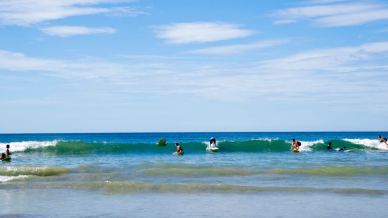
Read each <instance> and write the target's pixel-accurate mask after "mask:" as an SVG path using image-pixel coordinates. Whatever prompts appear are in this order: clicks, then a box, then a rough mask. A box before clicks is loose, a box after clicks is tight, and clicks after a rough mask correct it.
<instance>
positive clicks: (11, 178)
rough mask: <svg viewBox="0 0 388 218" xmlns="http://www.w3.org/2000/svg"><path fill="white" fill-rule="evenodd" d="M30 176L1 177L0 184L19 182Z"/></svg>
mask: <svg viewBox="0 0 388 218" xmlns="http://www.w3.org/2000/svg"><path fill="white" fill-rule="evenodd" d="M27 177H28V176H26V175H18V176H0V183H1V182H9V181H12V180H17V179H25V178H27Z"/></svg>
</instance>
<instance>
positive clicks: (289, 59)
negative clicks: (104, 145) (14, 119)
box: [0, 41, 388, 108]
mask: <svg viewBox="0 0 388 218" xmlns="http://www.w3.org/2000/svg"><path fill="white" fill-rule="evenodd" d="M387 58H388V41H383V42H374V43H367V44H362V45H359V46H349V47H337V48H328V49H319V50H312V51H305V52H300V53H296V54H291V55H288V56H285V57H281V58H274V59H269V60H260V61H252V60H241V59H239V60H238V61H221V62H219V61H217V60H216V61H214V62H213V61H212V60H209V59H198V58H189V57H188V58H181V57H179V58H160V57H152V56H151V57H142V56H139V57H136V56H135V57H133V56H129V57H127V58H123V57H121V58H117V59H114V60H107V59H105V60H101V59H89V58H88V59H79V60H76V59H46V58H37V57H31V56H28V55H25V54H21V53H15V52H9V51H0V69H2V70H0V76H2V74H5V75H6V74H9V73H17V72H27V73H31V74H43V75H48V76H55V77H59V78H61V79H62V78H65V79H66V80H69V81H73V80H75V81H76V84H81V85H82V84H83V83H82V82H81V81H80V80H83V79H85V80H86V81H87V83H94V82H95V83H96V84H101V83H98V82H102V83H103V84H104V89H105V88H106V89H109V90H110V91H109V94H112V95H123V96H129V95H131V94H147V95H156V96H160V95H167V96H168V95H182V96H195V97H200V98H210V99H216V100H219V101H244V100H249V99H252V98H254V99H260V101H261V100H263V101H274V102H285V101H292V102H298V101H299V102H300V101H319V102H327V103H333V102H334V103H338V102H340V103H341V104H344V103H349V104H358V103H359V102H363V103H364V105H368V104H372V103H373V104H374V105H375V106H377V105H380V106H381V104H383V105H382V106H383V107H385V108H386V107H387V106H388V105H386V104H385V103H382V102H381V99H386V98H388V94H387V93H388V86H387V85H386V84H387V83H388V74H387V72H388V64H386V61H385V60H386V59H387ZM5 75H4V76H5ZM21 75H27V74H21ZM34 78H36V75H34ZM96 91H98V90H96ZM371 96H373V98H371Z"/></svg>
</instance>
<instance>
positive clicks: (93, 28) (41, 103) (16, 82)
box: [0, 0, 388, 133]
mask: <svg viewBox="0 0 388 218" xmlns="http://www.w3.org/2000/svg"><path fill="white" fill-rule="evenodd" d="M0 39H1V40H0V81H1V85H0V120H1V125H0V132H5V133H12V132H154V131H344V130H346V131H354V130H358V131H362V130H388V122H387V120H388V114H387V111H388V62H387V60H388V2H387V1H382V0H380V1H379V0H375V1H347V0H301V1H285V0H283V1H276V2H275V1H264V0H244V1H205V0H198V1H194V0H191V1H189V0H169V1H152V0H138V1H133V0H132V1H131V0H56V1H53V0H39V1H37V0H7V1H0Z"/></svg>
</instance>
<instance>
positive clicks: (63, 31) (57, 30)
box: [41, 26, 116, 37]
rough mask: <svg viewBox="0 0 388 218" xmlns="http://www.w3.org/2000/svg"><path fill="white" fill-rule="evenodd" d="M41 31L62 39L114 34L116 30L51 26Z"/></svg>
mask: <svg viewBox="0 0 388 218" xmlns="http://www.w3.org/2000/svg"><path fill="white" fill-rule="evenodd" d="M41 31H42V32H44V33H46V34H48V35H51V36H60V37H69V36H75V35H90V34H100V33H105V34H112V33H115V32H116V30H115V29H113V28H110V27H98V28H92V27H84V26H50V27H45V28H41Z"/></svg>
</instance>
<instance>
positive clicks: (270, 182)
mask: <svg viewBox="0 0 388 218" xmlns="http://www.w3.org/2000/svg"><path fill="white" fill-rule="evenodd" d="M379 135H383V136H388V132H305V133H303V132H296V133H295V132H280V133H279V132H233V133H226V132H225V133H222V132H217V133H93V134H88V133H81V134H78V133H77V134H0V149H5V146H6V145H7V144H9V145H10V147H11V149H10V151H11V152H12V155H11V157H12V159H11V161H2V162H1V163H0V198H1V201H0V217H1V215H4V216H5V215H6V216H14V217H54V216H64V217H128V216H131V217H182V216H183V217H208V216H210V217H366V216H371V217H387V216H388V211H387V202H388V145H386V144H385V143H380V142H379V141H378V140H377V137H378V136H379ZM211 137H215V138H216V139H217V146H218V148H219V151H218V152H209V151H206V147H207V145H208V142H209V139H210V138H211ZM162 138H164V139H166V141H167V145H164V146H160V145H159V144H158V141H159V140H160V139H162ZM293 138H295V139H297V140H299V141H300V142H301V147H300V152H299V153H294V152H291V151H290V147H291V140H292V139H293ZM329 142H331V143H332V147H333V149H331V150H328V149H327V144H328V143H329ZM175 143H180V144H181V146H182V148H183V150H184V155H182V156H176V155H174V154H173V153H174V152H175V149H176V148H175Z"/></svg>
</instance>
